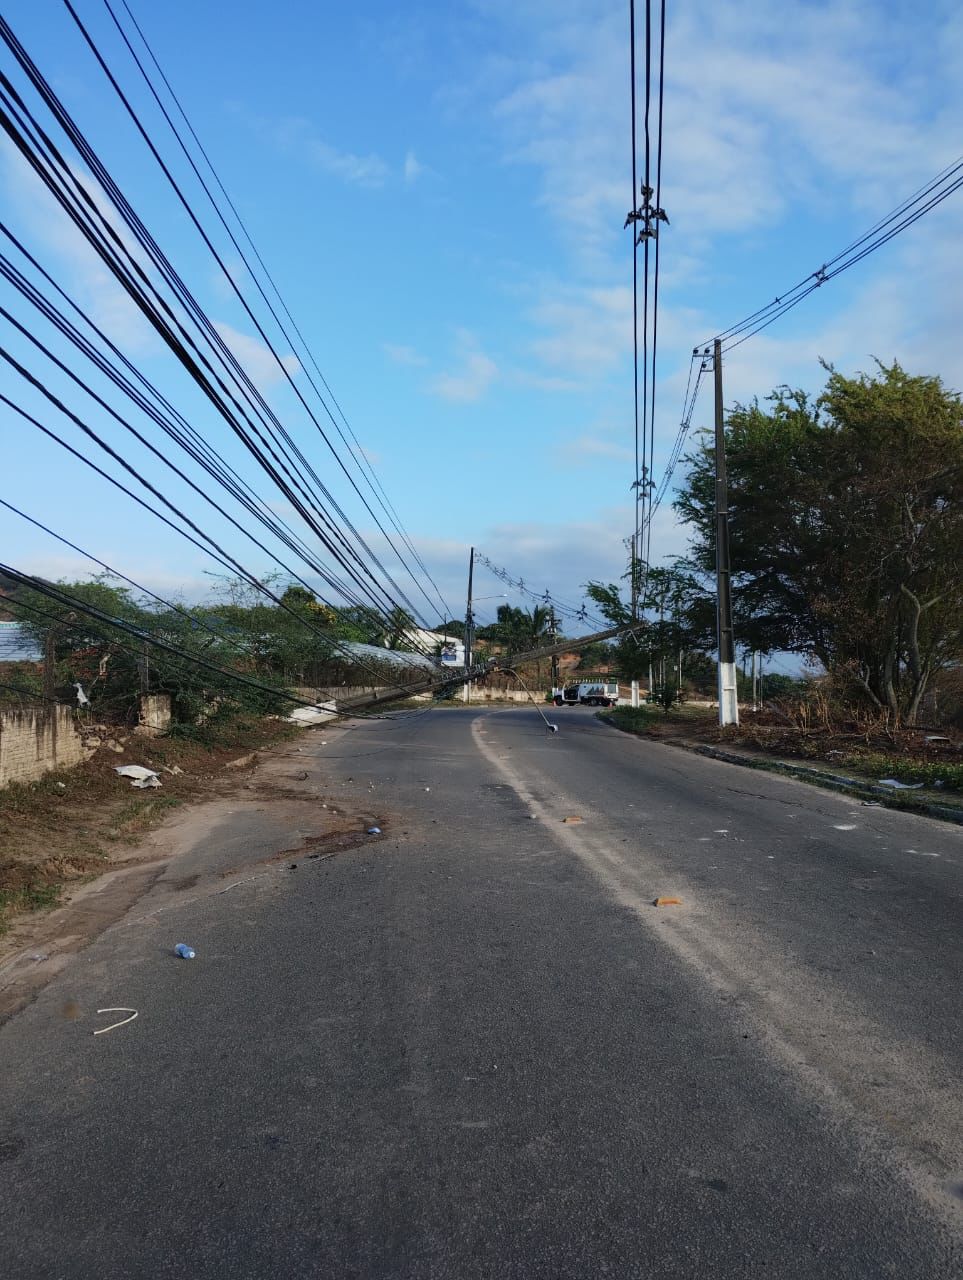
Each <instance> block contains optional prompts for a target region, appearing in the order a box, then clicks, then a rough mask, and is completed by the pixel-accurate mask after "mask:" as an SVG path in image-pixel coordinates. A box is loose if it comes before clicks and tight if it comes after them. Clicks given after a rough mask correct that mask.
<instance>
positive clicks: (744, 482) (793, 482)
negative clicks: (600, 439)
mask: <svg viewBox="0 0 963 1280" xmlns="http://www.w3.org/2000/svg"><path fill="white" fill-rule="evenodd" d="M825 367H826V369H827V373H828V375H829V376H828V381H827V384H826V387H825V390H824V391H823V393H822V395H821V396H820V397H819V398H818V399H817V400H815V401H813V400H812V399H811V398H810V397H808V396H807V395H806V394H805V393H804V392H801V391H792V390H790V389H789V388H786V387H782V388H779V389H777V390H776V391H775V392H774V393H773V395H772V396H771V397H770V398H769V401H768V405H769V406H770V407H768V408H763V407H762V406H760V404H759V402H758V401H753V403H751V404H749V405H736V406H735V407H734V408H733V410H732V411H731V412H730V413H729V415H728V420H727V427H726V450H727V461H728V470H729V513H730V545H731V553H732V564H733V570H734V577H733V599H734V607H735V624H736V632H737V638H738V641H739V643H740V644H741V645H743V646H746V647H750V648H756V649H760V650H761V651H763V652H772V651H774V650H790V651H795V652H798V653H805V654H810V655H813V656H815V657H816V658H817V659H818V660H819V661H820V662H821V663H822V664H823V665H824V666H825V667H826V668H827V670H829V671H830V672H832V673H833V674H834V675H836V676H837V677H838V678H839V679H841V680H844V681H847V682H848V683H849V686H850V687H851V688H852V689H854V690H858V691H859V693H860V695H861V696H862V697H864V698H866V699H868V700H869V701H870V702H871V703H872V704H873V705H874V706H876V707H877V708H878V709H880V710H881V711H884V712H886V714H887V715H888V717H889V718H890V719H891V720H892V721H894V722H899V721H902V722H904V723H907V724H913V723H915V720H916V716H917V712H918V709H919V704H920V700H921V698H922V697H923V695H924V693H925V692H926V688H927V686H928V684H929V683H930V681H931V680H932V678H933V676H934V674H935V673H936V672H938V671H939V670H940V669H941V668H942V667H944V666H946V665H947V664H948V663H950V662H953V661H957V660H958V659H959V656H960V653H961V649H963V557H961V555H960V548H961V546H963V403H961V401H960V397H959V396H958V395H956V394H954V393H953V392H950V391H948V390H947V389H946V388H945V387H944V386H943V385H942V383H941V382H940V380H939V379H938V378H931V377H915V376H910V375H909V374H907V373H906V372H905V371H904V370H903V369H902V368H900V366H899V365H898V364H896V363H894V364H893V365H891V366H886V365H882V364H879V365H878V368H877V372H876V373H875V374H874V375H873V376H869V375H866V374H859V375H858V376H856V377H854V378H847V377H845V376H843V375H842V374H840V373H838V372H837V371H836V370H835V369H833V368H832V367H831V366H825ZM687 462H688V466H689V471H688V475H687V477H686V480H685V483H684V485H683V487H682V489H681V490H680V493H679V497H678V499H677V502H676V508H677V510H678V511H679V512H680V514H681V515H682V516H683V517H684V519H686V520H687V521H688V522H689V523H690V524H691V525H692V527H693V530H694V546H693V558H694V560H695V563H696V565H697V566H698V568H699V569H701V570H702V571H703V572H705V573H706V574H707V575H708V574H709V573H711V571H712V568H713V565H714V558H715V529H714V517H715V507H714V488H713V459H712V450H711V445H710V444H709V443H708V442H707V443H706V444H704V445H703V446H702V447H701V448H700V449H699V450H697V451H696V452H695V454H693V455H692V456H691V457H689V458H688V459H687Z"/></svg>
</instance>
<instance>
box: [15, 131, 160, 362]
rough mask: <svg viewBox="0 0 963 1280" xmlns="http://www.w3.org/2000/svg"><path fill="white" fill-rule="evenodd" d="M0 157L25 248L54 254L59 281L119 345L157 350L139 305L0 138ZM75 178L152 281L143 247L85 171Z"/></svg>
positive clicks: (137, 350)
mask: <svg viewBox="0 0 963 1280" xmlns="http://www.w3.org/2000/svg"><path fill="white" fill-rule="evenodd" d="M0 158H2V170H3V195H4V200H5V203H6V204H7V205H8V207H9V208H10V210H11V211H12V215H13V219H12V220H13V221H14V222H15V223H20V224H22V227H23V231H24V234H25V238H26V241H27V247H28V248H30V249H31V250H32V251H33V252H34V253H35V256H39V257H40V258H41V259H43V257H44V253H43V252H40V253H39V254H37V245H38V242H39V245H40V246H41V248H42V249H43V250H47V251H49V252H52V253H54V254H56V256H57V258H58V259H59V260H60V262H61V264H62V265H63V268H64V269H65V271H66V277H64V276H60V277H59V279H58V283H59V284H61V286H62V287H63V288H64V289H65V291H66V292H67V293H68V295H70V296H71V297H72V298H73V300H74V301H75V302H76V303H77V304H78V305H79V306H80V308H81V310H83V311H84V312H85V313H86V314H87V315H89V317H90V318H91V320H92V321H93V322H94V323H95V324H96V325H97V326H98V327H99V328H101V329H103V331H104V332H105V333H106V334H107V336H108V337H109V338H110V339H111V340H112V341H113V342H116V343H117V344H118V346H120V347H122V348H123V349H124V350H125V351H127V352H129V353H132V354H145V353H149V352H151V351H154V350H157V349H158V348H159V346H160V339H159V338H158V337H157V336H156V334H155V333H154V330H153V329H152V328H151V326H150V324H149V322H148V321H147V320H146V319H145V318H144V316H143V314H142V312H141V311H140V310H139V308H138V307H137V305H136V303H134V302H133V301H132V300H131V298H130V296H129V294H128V293H127V291H126V290H125V289H124V288H123V286H122V285H121V284H120V283H119V282H118V280H117V278H116V277H115V276H114V275H113V273H112V272H111V270H110V269H109V267H107V266H106V264H105V263H104V261H103V260H102V259H101V257H100V256H99V254H98V253H97V252H96V250H94V249H93V248H92V247H91V245H90V244H89V243H88V241H87V240H86V238H85V237H84V236H83V234H82V233H81V232H80V231H79V230H78V229H77V227H76V226H75V225H74V224H73V222H71V221H70V219H69V218H68V217H67V215H66V214H65V213H64V212H63V210H62V209H61V208H60V206H59V205H58V204H57V203H56V202H55V201H54V199H53V197H52V196H51V195H50V193H49V192H48V191H47V189H46V187H45V186H44V184H43V183H42V182H41V180H40V179H39V178H38V177H37V175H36V174H35V173H34V172H33V170H32V169H31V168H30V167H29V165H28V164H27V162H26V161H25V160H24V159H23V157H22V156H21V155H20V153H19V152H18V151H16V150H15V149H14V147H13V145H12V143H10V142H8V141H7V140H6V139H3V140H0ZM73 174H74V177H75V178H76V180H77V181H78V182H79V183H80V185H81V186H83V188H84V190H85V191H86V192H87V194H88V195H89V196H90V198H91V200H92V201H93V203H94V204H95V206H96V208H97V210H98V212H99V213H100V214H101V215H102V216H103V218H104V219H105V220H106V221H107V222H108V224H109V225H110V227H111V228H112V229H113V231H114V232H115V234H116V235H117V236H118V238H119V239H120V240H121V242H122V244H123V245H124V248H125V249H126V250H127V252H128V253H129V254H130V255H131V256H132V257H133V258H134V260H135V261H136V262H137V263H138V265H139V266H140V267H141V268H142V270H144V272H145V273H146V274H147V275H148V277H153V271H152V269H151V267H150V264H149V263H148V262H147V260H146V258H145V257H144V255H143V252H142V250H141V249H140V246H139V245H138V244H137V243H136V242H135V241H134V240H133V239H132V237H131V236H130V234H129V232H128V231H127V230H126V228H125V227H124V226H123V224H122V223H121V222H120V220H119V219H118V217H117V215H116V213H115V211H114V209H113V206H112V205H111V204H110V203H109V201H108V200H107V199H106V197H105V196H104V194H103V192H102V191H101V189H100V188H99V187H98V186H97V185H96V183H95V182H94V181H93V179H92V178H91V177H90V176H89V175H88V174H86V173H84V172H83V171H81V170H78V169H74V170H73ZM48 265H49V264H48ZM50 269H51V274H52V275H53V276H54V277H55V278H58V273H57V270H56V269H55V268H53V267H52V266H51V267H50Z"/></svg>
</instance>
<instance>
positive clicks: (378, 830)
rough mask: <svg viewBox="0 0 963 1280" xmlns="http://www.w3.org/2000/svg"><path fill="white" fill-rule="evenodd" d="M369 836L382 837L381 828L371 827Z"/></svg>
mask: <svg viewBox="0 0 963 1280" xmlns="http://www.w3.org/2000/svg"><path fill="white" fill-rule="evenodd" d="M368 835H369V836H380V835H381V828H380V827H369V828H368Z"/></svg>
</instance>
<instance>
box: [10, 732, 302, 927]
mask: <svg viewBox="0 0 963 1280" xmlns="http://www.w3.org/2000/svg"><path fill="white" fill-rule="evenodd" d="M297 732H298V730H296V729H294V728H293V727H292V726H291V725H288V724H286V723H284V722H283V721H278V720H257V721H242V722H238V723H236V724H234V725H232V726H230V727H229V728H227V729H225V730H224V731H223V733H222V735H221V736H220V739H219V740H218V741H217V742H215V743H211V744H207V743H202V742H198V741H192V740H190V739H185V738H143V737H137V736H135V735H132V736H131V737H130V738H129V739H128V740H127V741H126V742H123V743H122V745H123V748H124V750H123V752H122V753H120V752H115V751H112V750H109V749H105V748H102V749H101V750H100V751H98V752H97V754H96V755H94V756H93V757H92V758H91V759H90V760H88V761H86V762H85V763H84V764H80V765H77V766H76V767H75V768H73V769H67V770H61V771H58V772H55V773H50V774H47V775H46V776H45V777H43V778H41V779H39V780H38V781H36V782H31V783H26V784H20V785H17V784H14V785H11V786H8V787H5V788H4V789H3V790H2V791H0V934H2V933H3V932H4V931H5V930H6V929H7V928H8V927H9V924H10V922H11V920H12V919H13V918H14V917H15V916H17V915H19V914H20V913H22V912H25V911H36V910H41V909H44V908H50V907H53V906H56V905H57V903H58V902H59V901H60V898H61V895H62V893H63V890H64V888H65V886H67V885H70V884H76V883H77V882H79V881H83V880H86V879H90V878H92V877H94V876H98V875H101V874H103V873H104V872H105V871H108V870H112V869H114V868H116V867H117V866H119V865H122V864H129V862H130V858H129V854H130V849H131V846H136V845H137V844H138V843H139V842H140V841H141V840H142V839H143V837H144V836H145V835H146V834H147V833H148V832H149V831H151V830H153V829H154V828H155V827H157V826H158V825H159V824H160V823H161V822H162V821H163V820H164V819H165V818H167V817H168V816H169V815H170V813H171V811H172V810H173V809H175V808H176V807H177V806H179V805H182V804H184V803H186V802H187V801H193V800H197V799H200V798H204V797H207V796H212V795H217V794H219V793H220V792H221V791H223V790H225V789H231V788H234V787H236V786H237V785H238V781H239V779H240V778H243V775H244V771H245V768H247V767H249V766H248V762H247V761H246V762H245V766H244V767H238V766H237V764H236V762H237V760H238V755H239V752H241V751H243V750H245V749H247V750H248V751H250V750H251V748H255V749H258V748H264V747H269V746H272V745H275V744H277V743H279V742H282V741H284V740H286V739H288V738H290V737H291V736H292V735H293V734H295V733H297ZM231 763H235V767H234V769H233V770H232V771H231V772H230V773H228V774H226V775H225V773H224V769H225V767H226V766H227V765H228V764H231ZM254 763H255V759H254V756H253V754H252V755H251V757H250V762H249V765H250V767H253V765H254ZM123 764H140V765H146V766H147V768H149V769H154V770H156V771H157V772H158V773H159V774H160V777H161V786H160V787H159V788H152V789H147V790H138V789H136V788H132V787H131V785H130V780H129V779H127V778H122V777H120V776H119V775H118V774H117V773H116V772H115V769H116V766H117V765H123Z"/></svg>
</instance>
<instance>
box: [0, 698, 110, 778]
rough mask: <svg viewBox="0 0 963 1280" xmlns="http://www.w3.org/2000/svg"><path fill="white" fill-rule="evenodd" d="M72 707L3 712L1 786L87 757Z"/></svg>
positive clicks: (0, 751)
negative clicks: (75, 723) (76, 726)
mask: <svg viewBox="0 0 963 1280" xmlns="http://www.w3.org/2000/svg"><path fill="white" fill-rule="evenodd" d="M88 755H90V752H89V751H88V750H86V749H85V748H84V744H83V742H82V741H81V738H80V734H79V733H78V732H77V730H76V728H75V725H74V716H73V711H72V710H71V708H70V707H62V706H59V705H57V706H52V707H43V708H40V707H38V708H36V709H33V710H28V711H13V710H9V711H0V787H5V786H7V785H8V783H11V782H34V781H36V779H37V778H42V777H43V775H44V774H45V773H49V772H50V771H51V770H52V769H69V768H70V767H71V766H72V765H75V764H80V762H81V761H82V760H86V759H87V757H88Z"/></svg>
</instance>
